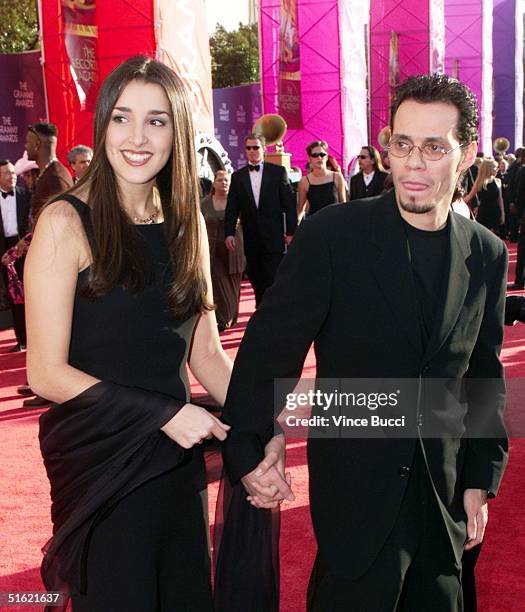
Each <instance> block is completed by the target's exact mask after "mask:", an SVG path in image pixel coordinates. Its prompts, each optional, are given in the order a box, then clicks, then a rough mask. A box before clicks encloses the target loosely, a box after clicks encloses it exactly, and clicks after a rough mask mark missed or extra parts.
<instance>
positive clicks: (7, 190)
mask: <svg viewBox="0 0 525 612" xmlns="http://www.w3.org/2000/svg"><path fill="white" fill-rule="evenodd" d="M0 207H1V208H2V214H1V215H0V257H3V256H4V255H5V253H6V251H8V250H9V249H10V248H12V247H14V246H17V245H18V246H20V247H22V246H23V245H20V241H21V238H23V237H24V235H25V234H26V232H27V231H28V225H29V211H30V208H31V198H30V193H29V191H27V189H24V188H23V187H17V186H16V172H15V167H14V166H13V164H12V163H11V162H10V161H8V160H5V159H4V160H1V161H0ZM1 268H2V277H3V281H4V284H5V286H6V288H7V286H8V279H7V269H6V267H5V265H2V266H1ZM15 269H16V271H17V273H18V277H19V278H20V280H22V278H23V271H24V257H21V258H19V259H18V260H17V261H16V263H15ZM8 300H9V302H10V305H11V312H12V315H13V327H14V330H15V336H16V342H17V344H16V346H15V347H14V348H13V349H11V351H12V352H15V351H21V350H23V349H25V348H26V324H25V317H24V305H23V304H15V303H14V302H13V300H12V298H11V296H10V295H9V293H8Z"/></svg>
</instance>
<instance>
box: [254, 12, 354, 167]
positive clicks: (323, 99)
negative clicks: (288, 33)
mask: <svg viewBox="0 0 525 612" xmlns="http://www.w3.org/2000/svg"><path fill="white" fill-rule="evenodd" d="M259 5H260V8H261V13H260V32H261V68H262V70H261V82H262V93H263V112H264V113H279V114H280V110H281V109H280V108H279V65H280V57H279V52H280V45H279V33H280V21H281V19H280V14H281V3H280V0H260V4H259ZM338 9H339V1H338V0H329V1H327V0H322V1H321V0H297V11H298V26H299V46H300V56H301V114H302V123H303V127H302V129H294V128H292V127H291V125H290V124H289V129H288V131H287V132H286V136H285V138H284V145H285V149H286V151H287V152H289V153H291V154H292V165H293V166H295V167H298V168H300V169H301V170H304V168H305V166H306V163H307V161H308V158H307V155H306V151H305V149H306V145H307V144H308V143H310V142H311V141H312V140H317V139H323V140H326V141H327V142H328V144H329V147H330V154H331V155H333V156H334V157H335V158H336V159H337V160H338V161H339V163H341V162H342V158H343V147H344V134H343V114H342V93H341V55H340V52H341V44H340V28H339V10H338ZM358 43H359V44H362V41H361V40H358Z"/></svg>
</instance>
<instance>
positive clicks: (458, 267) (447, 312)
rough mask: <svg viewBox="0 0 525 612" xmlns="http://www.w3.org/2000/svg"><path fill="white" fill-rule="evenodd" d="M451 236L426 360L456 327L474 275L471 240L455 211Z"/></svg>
mask: <svg viewBox="0 0 525 612" xmlns="http://www.w3.org/2000/svg"><path fill="white" fill-rule="evenodd" d="M449 240H450V250H449V253H450V255H449V268H448V270H447V271H446V274H447V276H446V277H445V279H444V281H443V290H442V293H441V297H440V309H439V311H438V312H437V313H436V318H435V325H434V330H433V332H432V335H431V337H430V341H429V343H428V346H427V349H426V351H425V356H424V359H423V360H424V362H426V361H428V360H430V359H431V358H432V357H433V356H434V355H435V354H436V353H437V352H438V351H439V349H440V348H441V347H442V346H443V344H444V342H445V340H446V339H447V337H448V336H449V334H450V332H451V331H452V329H453V328H454V325H455V324H456V321H457V320H458V317H459V314H460V312H461V309H462V307H463V304H464V303H465V297H466V295H467V291H468V288H469V283H470V279H471V271H470V270H469V257H470V254H471V251H470V246H469V241H468V239H467V236H466V235H465V233H464V230H463V229H462V228H461V227H460V226H459V224H458V223H457V221H456V219H455V215H454V214H453V213H450V234H449Z"/></svg>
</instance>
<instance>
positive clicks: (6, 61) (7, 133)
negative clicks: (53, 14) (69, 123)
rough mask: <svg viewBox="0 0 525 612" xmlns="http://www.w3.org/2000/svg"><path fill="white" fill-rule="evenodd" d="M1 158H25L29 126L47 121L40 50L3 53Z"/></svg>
mask: <svg viewBox="0 0 525 612" xmlns="http://www.w3.org/2000/svg"><path fill="white" fill-rule="evenodd" d="M0 91H1V92H2V96H1V109H2V112H1V113H0V159H10V160H11V161H12V162H13V163H14V162H15V161H16V160H17V159H19V158H20V157H22V154H23V152H24V147H25V137H26V133H27V126H28V125H29V124H30V123H35V122H37V121H45V119H46V104H45V96H44V82H43V78H42V66H41V65H40V51H28V52H26V53H12V54H8V55H0Z"/></svg>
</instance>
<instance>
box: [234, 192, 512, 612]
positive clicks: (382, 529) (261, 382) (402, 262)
mask: <svg viewBox="0 0 525 612" xmlns="http://www.w3.org/2000/svg"><path fill="white" fill-rule="evenodd" d="M416 231H417V230H416ZM407 236H408V233H407V230H406V228H405V225H404V222H403V220H402V218H401V216H400V214H399V211H398V208H397V205H396V201H395V194H394V193H393V192H389V193H387V194H384V195H383V196H380V197H378V198H374V199H373V200H366V201H358V202H354V203H353V204H352V206H338V207H329V208H327V209H326V210H323V211H320V212H319V213H318V214H317V215H315V216H314V217H313V218H311V219H309V220H307V221H306V222H305V223H303V224H302V225H301V229H300V231H299V232H298V233H297V236H296V237H295V238H294V242H293V244H292V246H291V248H290V251H289V253H288V255H287V257H286V258H285V260H284V261H283V264H282V266H281V268H280V269H279V273H278V275H277V278H276V281H275V283H274V285H273V286H272V287H271V288H270V289H269V291H268V292H267V293H266V295H265V298H264V300H263V302H262V304H261V307H260V308H259V309H258V311H257V312H256V313H255V314H254V315H253V317H252V319H251V320H250V322H249V324H248V327H247V330H246V333H245V336H244V339H243V341H242V343H241V346H240V348H239V352H238V354H237V359H236V361H235V366H234V369H233V373H232V379H231V383H230V387H229V390H228V396H227V399H226V403H225V406H224V412H223V417H224V420H225V421H226V422H227V423H228V424H230V425H231V426H232V430H231V432H230V433H229V436H228V439H227V441H226V442H225V445H224V457H225V465H226V468H227V470H228V473H229V475H230V478H231V479H232V481H234V482H235V481H238V480H239V479H240V478H241V477H242V476H244V475H245V474H247V473H249V472H250V471H252V470H253V469H255V467H256V466H257V465H258V464H259V462H260V461H261V459H262V458H263V456H264V445H265V443H266V442H267V441H268V439H269V438H270V437H271V436H272V435H273V431H274V415H273V407H274V404H275V401H276V400H275V399H274V380H276V379H296V378H297V377H298V376H299V375H300V373H301V371H302V368H303V363H304V360H305V357H306V355H307V352H308V349H309V348H310V345H311V343H312V342H314V346H315V353H316V360H317V378H318V379H319V381H321V383H322V379H336V380H341V379H364V378H366V379H370V378H372V379H378V380H381V379H392V378H394V379H409V380H410V381H412V383H413V384H415V386H416V387H417V393H413V394H409V395H408V401H405V404H404V405H405V407H406V408H407V419H408V418H409V417H410V418H413V419H414V421H416V417H417V421H416V422H418V423H419V427H417V434H418V435H417V436H412V437H404V438H403V437H400V436H397V435H396V434H395V433H393V434H390V435H389V433H388V432H385V438H384V439H365V438H355V439H345V438H335V437H332V438H331V439H330V437H328V438H325V439H322V438H312V437H310V439H309V440H308V465H309V471H310V509H311V514H312V521H313V526H314V531H315V535H316V539H317V543H318V557H317V559H316V563H315V566H314V570H313V573H312V579H311V584H310V587H309V609H310V610H314V611H315V612H317V611H322V612H325V611H328V610H330V612H335V611H337V612H339V611H341V612H342V611H344V612H346V611H348V610H374V612H375V611H376V610H377V611H381V612H383V611H384V610H392V609H394V607H395V603H394V604H393V603H392V601H394V602H395V601H396V599H395V598H396V593H398V592H399V591H396V588H398V585H401V584H402V585H405V586H404V588H405V589H407V590H406V591H405V594H406V593H407V592H408V593H409V595H408V596H407V598H404V599H402V600H401V602H400V604H399V608H397V609H398V610H403V611H406V610H408V611H410V612H414V611H416V610H417V611H419V610H425V611H426V612H430V611H432V612H434V611H435V612H451V611H452V610H460V609H461V607H460V604H458V601H459V600H460V599H461V594H460V591H459V587H460V567H461V558H462V554H463V544H464V542H465V539H466V514H465V511H464V508H463V493H464V491H465V489H467V488H472V489H484V490H486V491H488V492H489V496H493V495H495V494H496V492H497V490H498V488H499V484H500V481H501V478H502V474H503V471H504V468H505V465H506V461H507V438H506V432H505V428H504V426H503V419H502V414H503V407H504V397H505V387H504V382H503V367H502V364H501V362H500V360H499V351H500V348H501V343H502V340H503V308H504V300H505V283H506V272H507V253H506V249H505V246H504V244H503V243H502V241H501V240H499V239H498V238H496V237H495V236H494V235H492V234H491V233H490V232H488V231H487V230H486V229H485V228H483V227H481V226H480V225H479V224H477V223H474V222H472V221H470V220H468V219H465V218H463V217H461V216H459V215H456V214H455V213H450V216H449V230H448V234H446V252H447V256H446V258H445V259H446V264H445V265H444V266H443V274H442V279H443V281H442V283H440V284H441V294H440V295H441V297H440V299H439V300H438V301H437V305H436V308H435V310H434V311H433V314H432V319H433V321H432V325H431V327H430V328H427V320H426V318H425V319H424V317H423V316H422V312H424V311H425V308H423V306H422V304H421V296H422V292H421V290H420V288H419V281H418V283H416V278H418V279H419V278H420V277H416V276H415V274H414V268H413V266H412V264H411V261H410V257H409V249H408V248H407V247H408V244H409V239H408V238H407ZM426 311H427V313H428V312H429V310H428V308H427V309H426ZM269 356H270V357H269ZM435 379H445V380H444V382H446V383H447V385H446V386H447V387H448V390H446V392H443V391H445V389H442V388H441V387H438V389H439V390H440V392H441V394H440V395H436V385H435V384H433V382H432V381H433V380H435ZM449 381H450V382H451V385H450V386H449V385H448V382H449ZM290 390H291V389H290ZM283 393H284V390H283ZM426 398H432V399H433V403H430V402H429V401H427V400H426ZM405 399H406V398H405ZM277 401H279V400H277ZM279 405H283V406H284V397H283V402H282V404H281V403H280V402H279ZM314 411H315V409H314ZM321 414H323V412H322V411H321ZM325 414H326V413H325ZM385 414H388V412H387V413H385ZM477 417H480V418H482V419H483V420H484V423H485V425H486V426H487V427H488V428H489V429H490V434H491V437H486V438H482V437H472V434H473V433H476V434H477V433H478V429H477V425H478V422H477ZM444 418H445V421H446V429H447V434H448V435H443V436H436V437H433V438H432V437H425V431H428V430H429V429H428V428H430V427H431V425H432V424H434V425H435V424H437V423H443V419H444ZM465 429H466V432H467V433H466V434H465V435H464V432H465ZM434 431H436V428H434ZM439 431H440V432H441V431H442V429H441V428H440V429H439ZM402 551H405V552H402ZM414 551H416V552H414ZM408 560H410V564H409V563H408ZM403 563H405V565H404V566H403ZM407 565H409V568H408V570H407ZM439 575H441V579H443V580H446V581H447V582H446V587H445V588H444V589H439V590H436V589H438V586H437V585H438V581H437V580H436V578H435V577H436V576H439ZM441 579H440V580H441ZM399 588H401V587H399ZM381 598H383V599H381Z"/></svg>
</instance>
